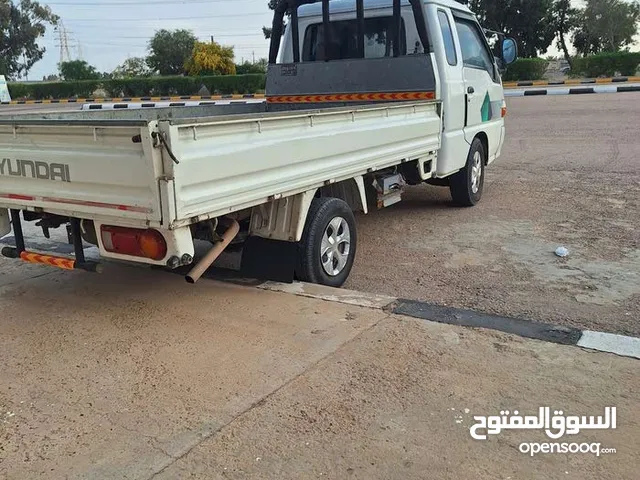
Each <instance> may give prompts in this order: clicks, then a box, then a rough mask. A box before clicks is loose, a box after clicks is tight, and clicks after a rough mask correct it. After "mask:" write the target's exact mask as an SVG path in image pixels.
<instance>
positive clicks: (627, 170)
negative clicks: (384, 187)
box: [347, 93, 640, 336]
mask: <svg viewBox="0 0 640 480" xmlns="http://www.w3.org/2000/svg"><path fill="white" fill-rule="evenodd" d="M507 103H508V108H509V114H508V117H507V140H506V144H505V147H504V149H503V152H502V157H500V158H499V159H498V160H497V161H496V162H495V163H494V164H492V165H491V167H490V168H489V169H488V172H487V179H486V183H485V192H484V197H483V200H482V202H481V204H479V205H478V206H477V207H474V208H471V209H457V208H454V207H452V206H451V204H450V196H449V192H448V189H446V188H438V187H428V186H421V187H410V188H409V189H408V191H407V193H406V195H405V196H404V201H403V202H402V203H400V204H398V205H395V206H393V207H391V208H388V209H385V210H382V211H378V212H373V213H372V214H370V215H368V216H361V217H359V218H358V228H359V246H358V248H359V250H358V257H357V259H356V263H355V267H354V270H353V272H352V274H351V277H350V280H349V282H348V284H347V287H348V288H352V289H355V290H365V291H370V292H376V293H382V294H388V295H394V296H400V297H403V298H410V299H418V300H424V301H430V302H434V303H438V304H446V305H449V306H455V307H462V308H472V309H476V310H481V311H486V312H491V313H497V314H502V315H508V316H517V317H523V318H528V319H532V320H539V321H547V322H553V323H560V324H565V325H571V326H576V327H580V328H586V329H592V330H601V331H606V332H612V333H620V334H626V335H634V336H640V321H639V320H640V161H638V159H639V158H640V136H638V131H640V94H637V93H628V94H627V93H623V94H598V95H584V96H583V95H570V96H553V97H522V98H509V99H508V100H507ZM558 246H566V247H567V248H568V249H569V252H570V256H569V257H568V259H560V258H558V257H556V256H555V255H554V251H555V250H556V248H557V247H558Z"/></svg>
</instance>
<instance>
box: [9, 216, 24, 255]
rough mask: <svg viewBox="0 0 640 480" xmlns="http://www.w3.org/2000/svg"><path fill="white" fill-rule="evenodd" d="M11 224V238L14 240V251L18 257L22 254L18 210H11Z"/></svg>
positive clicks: (22, 242)
mask: <svg viewBox="0 0 640 480" xmlns="http://www.w3.org/2000/svg"><path fill="white" fill-rule="evenodd" d="M11 223H12V224H13V236H14V238H15V239H16V250H17V251H18V257H19V256H20V254H21V253H22V252H24V250H25V248H24V234H23V233H22V223H21V221H20V210H11Z"/></svg>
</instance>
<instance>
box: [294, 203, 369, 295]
mask: <svg viewBox="0 0 640 480" xmlns="http://www.w3.org/2000/svg"><path fill="white" fill-rule="evenodd" d="M356 241H357V234H356V222H355V218H354V216H353V212H352V211H351V208H350V207H349V205H347V204H346V203H345V202H344V201H342V200H340V199H338V198H327V197H323V198H315V199H314V200H313V202H312V203H311V207H310V208H309V213H308V214H307V221H306V223H305V227H304V232H303V234H302V239H301V240H300V243H299V252H298V266H297V268H296V276H297V278H298V280H302V281H304V282H311V283H319V284H321V285H328V286H331V287H341V286H342V285H343V284H344V282H345V281H346V280H347V277H348V276H349V273H350V272H351V267H353V261H354V259H355V256H356Z"/></svg>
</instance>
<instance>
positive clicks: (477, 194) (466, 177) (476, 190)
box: [449, 138, 487, 207]
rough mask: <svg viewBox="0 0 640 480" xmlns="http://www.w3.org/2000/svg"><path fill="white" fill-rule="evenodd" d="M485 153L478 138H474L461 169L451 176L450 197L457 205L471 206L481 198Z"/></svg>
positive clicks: (485, 161)
mask: <svg viewBox="0 0 640 480" xmlns="http://www.w3.org/2000/svg"><path fill="white" fill-rule="evenodd" d="M486 163H487V154H486V152H485V151H484V145H483V144H482V141H480V139H479V138H474V139H473V143H471V148H470V149H469V155H468V156H467V163H466V165H465V166H464V168H463V169H462V170H460V171H459V172H458V173H456V174H454V175H452V176H451V185H450V186H449V189H450V190H451V197H452V198H453V203H454V204H455V205H457V206H459V207H473V206H474V205H476V204H477V203H478V202H479V201H480V199H481V198H482V190H483V189H484V173H485V164H486Z"/></svg>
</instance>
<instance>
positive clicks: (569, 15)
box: [551, 0, 580, 67]
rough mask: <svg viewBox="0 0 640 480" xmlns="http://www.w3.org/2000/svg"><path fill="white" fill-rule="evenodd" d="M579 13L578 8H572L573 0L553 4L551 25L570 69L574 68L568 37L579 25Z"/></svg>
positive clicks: (557, 1) (557, 0)
mask: <svg viewBox="0 0 640 480" xmlns="http://www.w3.org/2000/svg"><path fill="white" fill-rule="evenodd" d="M579 12H580V11H579V10H578V9H577V8H573V7H572V6H571V0H555V2H554V3H553V12H552V14H551V24H552V27H553V30H554V33H555V35H556V44H557V46H558V48H559V49H560V50H562V54H563V55H564V59H565V60H566V61H567V63H569V67H573V62H572V60H571V54H570V53H569V48H568V47H567V37H568V36H569V35H570V34H571V32H572V31H573V30H574V29H575V27H576V25H577V23H578V14H579Z"/></svg>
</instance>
